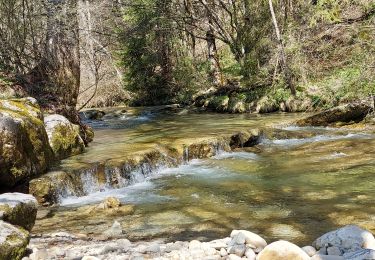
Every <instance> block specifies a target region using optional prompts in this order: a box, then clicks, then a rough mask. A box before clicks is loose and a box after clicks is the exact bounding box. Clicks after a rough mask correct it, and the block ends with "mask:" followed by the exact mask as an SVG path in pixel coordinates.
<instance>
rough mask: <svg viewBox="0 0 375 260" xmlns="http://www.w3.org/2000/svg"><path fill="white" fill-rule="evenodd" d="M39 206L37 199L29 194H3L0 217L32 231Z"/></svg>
mask: <svg viewBox="0 0 375 260" xmlns="http://www.w3.org/2000/svg"><path fill="white" fill-rule="evenodd" d="M37 206H38V203H37V201H36V199H35V198H34V197H33V196H31V195H29V194H23V193H4V194H1V195H0V219H2V220H4V221H6V222H8V223H10V224H13V225H17V226H20V227H23V228H24V229H26V230H28V231H31V229H32V228H33V226H34V224H35V219H36V213H37Z"/></svg>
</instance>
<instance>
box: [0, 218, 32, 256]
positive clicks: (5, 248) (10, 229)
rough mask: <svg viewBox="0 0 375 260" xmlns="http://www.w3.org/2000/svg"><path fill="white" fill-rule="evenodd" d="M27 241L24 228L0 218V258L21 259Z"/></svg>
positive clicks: (27, 237) (26, 233) (27, 235)
mask: <svg viewBox="0 0 375 260" xmlns="http://www.w3.org/2000/svg"><path fill="white" fill-rule="evenodd" d="M28 243H29V233H28V232H27V231H26V230H24V229H22V228H17V227H15V226H12V225H11V224H9V223H6V222H4V221H2V220H0V259H12V260H18V259H22V257H23V256H24V255H25V252H26V247H27V244H28Z"/></svg>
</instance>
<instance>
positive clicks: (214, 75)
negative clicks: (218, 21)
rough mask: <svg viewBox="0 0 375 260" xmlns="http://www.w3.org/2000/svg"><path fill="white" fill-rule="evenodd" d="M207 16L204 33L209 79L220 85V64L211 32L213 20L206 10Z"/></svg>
mask: <svg viewBox="0 0 375 260" xmlns="http://www.w3.org/2000/svg"><path fill="white" fill-rule="evenodd" d="M207 17H208V30H207V33H206V39H207V51H208V62H209V64H210V81H211V83H212V84H214V85H220V83H221V79H220V64H219V58H218V55H217V47H216V39H215V35H214V32H213V22H212V19H211V14H210V13H209V12H207Z"/></svg>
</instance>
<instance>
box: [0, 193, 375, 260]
mask: <svg viewBox="0 0 375 260" xmlns="http://www.w3.org/2000/svg"><path fill="white" fill-rule="evenodd" d="M92 207H95V208H97V209H98V208H101V209H105V210H113V209H116V208H119V207H121V203H120V202H119V201H118V200H117V199H115V198H108V199H107V200H105V201H104V202H102V203H101V204H99V205H97V206H92ZM0 213H1V214H0V227H1V229H0V259H2V260H8V259H9V260H17V259H23V260H49V259H83V260H96V259H133V260H135V259H137V260H141V259H159V260H162V259H163V260H164V259H165V260H167V259H173V260H179V259H192V260H194V259H197V260H198V259H199V260H201V259H206V260H216V259H217V260H237V259H252V260H271V259H272V260H308V259H313V260H340V259H342V260H345V259H347V260H364V259H375V238H374V236H373V235H372V234H371V233H370V232H368V231H366V230H364V229H362V228H360V227H358V226H355V225H348V226H344V227H342V228H340V229H337V230H334V231H331V232H328V233H326V234H324V235H322V236H321V237H319V238H317V239H316V240H315V241H313V242H312V244H311V245H306V246H303V247H299V246H297V245H295V244H293V243H290V242H288V241H283V240H279V241H268V243H267V241H266V240H265V239H263V238H262V237H261V236H260V235H258V234H255V233H253V232H251V231H247V230H233V231H232V232H231V234H230V235H229V236H228V237H225V238H221V239H216V240H212V241H209V242H201V241H198V240H192V241H173V242H165V241H163V240H155V241H147V242H142V241H141V242H133V243H132V242H130V241H129V240H128V239H126V238H124V237H123V230H122V227H121V224H120V223H118V222H117V221H115V222H114V223H113V225H112V227H110V228H109V229H108V230H106V231H105V232H103V234H102V235H101V236H98V237H88V236H87V235H84V234H70V233H66V232H58V233H53V234H43V235H33V236H32V238H31V241H30V244H29V239H30V233H29V232H30V231H31V229H32V227H33V225H34V222H35V218H36V214H37V209H36V200H35V199H34V198H33V197H32V196H30V195H25V194H20V193H7V194H3V195H0Z"/></svg>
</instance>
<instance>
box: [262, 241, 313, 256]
mask: <svg viewBox="0 0 375 260" xmlns="http://www.w3.org/2000/svg"><path fill="white" fill-rule="evenodd" d="M270 259H272V260H309V259H310V256H308V255H307V254H306V253H305V251H303V250H302V249H301V248H299V247H298V246H296V245H295V244H292V243H290V242H287V241H283V240H280V241H277V242H273V243H271V244H269V245H268V246H266V247H265V248H264V249H263V250H262V251H261V252H260V253H259V255H258V257H257V260H270Z"/></svg>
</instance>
